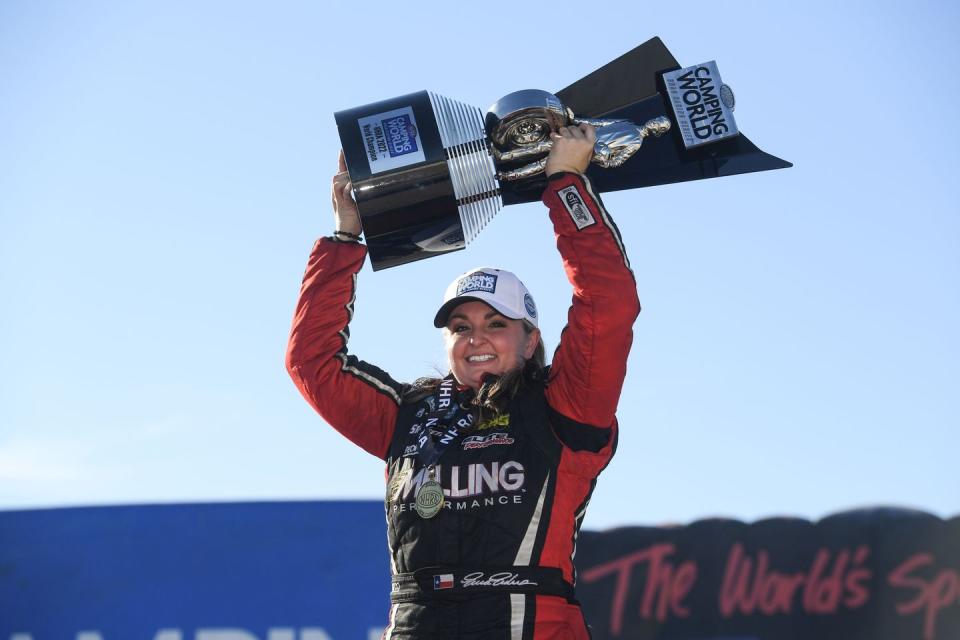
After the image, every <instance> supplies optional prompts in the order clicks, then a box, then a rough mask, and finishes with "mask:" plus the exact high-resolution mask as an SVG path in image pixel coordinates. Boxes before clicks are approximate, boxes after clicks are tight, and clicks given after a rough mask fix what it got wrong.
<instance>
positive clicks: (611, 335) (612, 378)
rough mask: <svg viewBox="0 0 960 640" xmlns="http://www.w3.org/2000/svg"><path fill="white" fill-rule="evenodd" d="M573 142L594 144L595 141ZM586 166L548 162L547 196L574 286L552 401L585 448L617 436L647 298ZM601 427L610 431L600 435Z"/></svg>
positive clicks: (549, 395) (586, 129) (552, 384)
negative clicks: (637, 324) (642, 299)
mask: <svg viewBox="0 0 960 640" xmlns="http://www.w3.org/2000/svg"><path fill="white" fill-rule="evenodd" d="M580 130H581V131H582V132H585V135H584V137H585V138H592V135H589V134H590V133H592V128H590V127H587V126H585V125H584V126H581V127H580ZM587 143H589V147H587ZM559 144H560V141H558V142H557V145H556V146H559ZM570 144H571V145H577V144H579V145H580V146H582V147H586V148H588V149H589V150H592V148H593V141H592V140H589V139H585V140H584V141H583V142H578V141H577V140H573V141H572V142H571V143H570ZM556 146H555V148H556ZM583 167H585V164H584V165H583V166H581V165H579V164H577V163H576V162H567V163H557V164H554V165H551V164H550V163H548V167H547V171H548V174H549V175H550V176H551V178H550V180H549V182H548V184H547V188H546V189H545V190H544V193H543V202H544V204H546V205H547V207H549V209H550V219H551V220H552V222H553V225H554V231H555V233H556V238H557V248H558V249H559V250H560V255H561V257H562V258H563V265H564V269H565V271H566V273H567V278H568V279H569V280H570V283H571V285H573V304H572V306H571V307H570V311H569V313H568V318H567V326H566V328H565V329H564V330H563V333H562V334H561V337H560V345H559V347H558V348H557V351H556V353H555V354H554V357H553V363H552V366H551V370H550V379H549V384H548V386H547V401H548V403H549V404H550V407H551V408H552V409H553V410H554V411H556V412H557V413H559V414H560V415H561V416H562V418H565V420H560V422H562V423H563V424H562V425H561V426H562V427H563V429H562V430H563V431H564V434H566V435H568V436H569V435H570V434H577V433H578V431H579V434H582V435H584V436H585V438H584V439H583V440H582V442H583V443H584V445H583V446H584V448H595V447H594V446H591V442H593V443H596V444H597V446H600V445H603V444H604V442H605V436H606V439H608V438H609V434H608V433H604V432H605V431H606V430H607V429H608V428H609V427H611V426H612V425H613V424H614V413H615V412H616V408H617V403H618V401H619V399H620V390H621V388H622V386H623V380H624V377H625V375H626V364H627V355H628V354H629V351H630V345H631V344H632V342H633V323H634V321H635V320H636V318H637V314H638V313H639V312H640V303H639V300H638V298H637V288H636V282H635V280H634V277H633V272H632V271H631V270H630V262H629V260H628V258H627V254H626V251H625V249H624V246H623V241H622V239H621V237H620V232H619V230H618V229H617V227H616V225H615V224H614V222H613V220H612V219H611V218H610V215H609V214H608V213H607V211H606V209H605V208H604V206H603V203H602V202H601V200H600V198H599V197H598V196H597V195H596V193H595V192H594V190H593V187H592V185H591V184H590V181H589V179H587V178H586V177H585V176H583V175H581V174H580V173H579V172H580V171H582V170H583ZM598 429H600V430H603V431H601V432H599V433H597V430H598ZM564 439H565V440H567V439H569V438H566V437H565V438H564ZM574 439H576V437H574Z"/></svg>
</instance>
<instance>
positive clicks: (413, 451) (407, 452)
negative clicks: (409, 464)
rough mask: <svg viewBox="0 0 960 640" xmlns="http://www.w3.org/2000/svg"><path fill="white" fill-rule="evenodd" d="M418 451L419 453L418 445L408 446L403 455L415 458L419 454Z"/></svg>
mask: <svg viewBox="0 0 960 640" xmlns="http://www.w3.org/2000/svg"><path fill="white" fill-rule="evenodd" d="M418 451H419V449H417V445H415V444H411V445H407V448H406V449H404V450H403V455H405V456H415V455H417V452H418Z"/></svg>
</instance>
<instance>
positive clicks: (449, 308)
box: [433, 296, 526, 329]
mask: <svg viewBox="0 0 960 640" xmlns="http://www.w3.org/2000/svg"><path fill="white" fill-rule="evenodd" d="M473 301H476V302H482V303H484V304H485V305H487V306H488V307H490V308H491V309H493V310H494V311H496V312H497V313H499V314H501V315H502V316H503V317H504V318H510V319H511V320H525V319H526V318H515V317H513V316H512V315H510V314H509V313H505V312H504V310H503V309H498V308H497V305H495V304H493V303H492V302H491V301H490V300H486V299H484V298H478V297H476V296H458V297H456V298H450V299H449V300H447V301H446V302H444V303H443V306H441V307H440V310H439V311H437V315H436V316H434V318H433V326H435V327H436V328H437V329H442V328H443V327H445V326H447V321H448V320H449V319H450V314H451V313H452V312H453V310H454V309H456V308H457V307H458V306H460V305H461V304H463V303H464V302H473Z"/></svg>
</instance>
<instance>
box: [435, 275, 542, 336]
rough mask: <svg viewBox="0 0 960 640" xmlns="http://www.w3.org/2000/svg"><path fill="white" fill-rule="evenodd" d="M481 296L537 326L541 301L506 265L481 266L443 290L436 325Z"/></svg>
mask: <svg viewBox="0 0 960 640" xmlns="http://www.w3.org/2000/svg"><path fill="white" fill-rule="evenodd" d="M470 300H479V301H480V302H486V303H487V304H488V305H490V306H491V307H493V308H494V309H496V310H497V311H498V312H500V313H502V314H503V315H504V316H506V317H508V318H512V319H514V320H525V321H527V322H529V323H530V324H531V325H533V326H534V327H536V326H537V305H536V304H535V303H534V302H533V296H531V295H530V292H529V291H528V290H527V288H526V287H525V286H524V284H523V283H522V282H520V278H518V277H517V276H515V275H513V274H512V273H510V272H509V271H504V270H503V269H493V268H491V267H477V268H476V269H470V270H469V271H467V272H465V273H463V274H461V275H460V276H458V277H457V279H456V280H454V281H453V282H451V283H450V286H448V287H447V290H446V291H445V292H444V294H443V305H442V306H441V307H440V310H439V311H437V315H436V317H435V318H434V319H433V326H435V327H437V328H440V327H443V326H446V324H447V320H448V319H449V318H450V312H451V311H453V310H454V308H455V307H457V305H460V304H463V303H464V302H469V301H470Z"/></svg>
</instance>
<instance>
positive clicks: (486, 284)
mask: <svg viewBox="0 0 960 640" xmlns="http://www.w3.org/2000/svg"><path fill="white" fill-rule="evenodd" d="M496 290H497V276H495V275H493V274H492V273H486V272H485V271H474V272H473V273H471V274H470V275H466V276H463V277H462V278H460V282H458V283H457V295H458V296H461V295H463V294H465V293H473V292H475V291H482V292H484V293H493V292H494V291H496Z"/></svg>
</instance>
